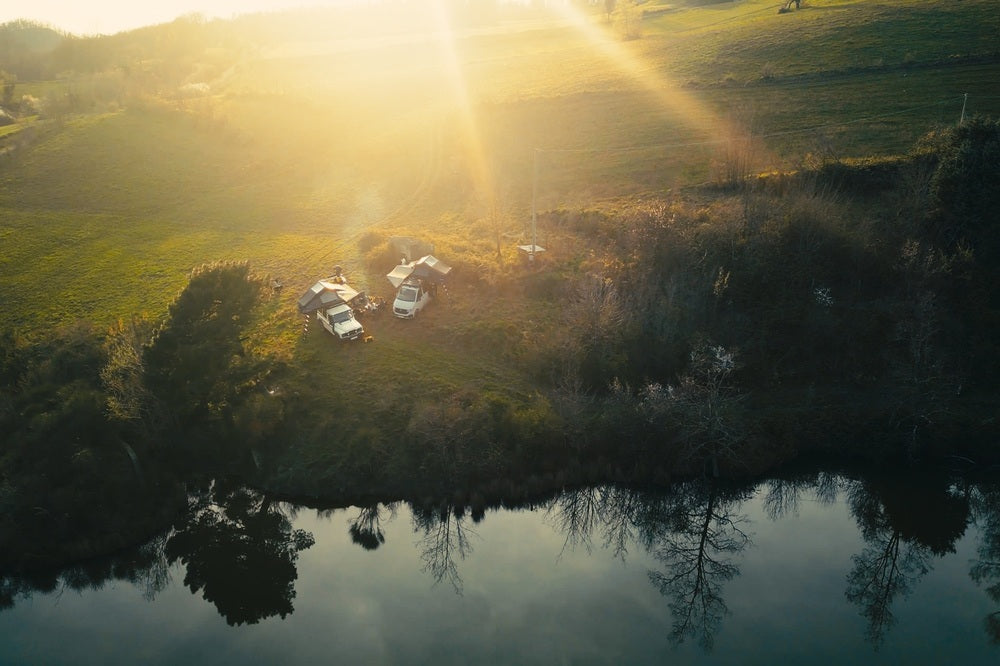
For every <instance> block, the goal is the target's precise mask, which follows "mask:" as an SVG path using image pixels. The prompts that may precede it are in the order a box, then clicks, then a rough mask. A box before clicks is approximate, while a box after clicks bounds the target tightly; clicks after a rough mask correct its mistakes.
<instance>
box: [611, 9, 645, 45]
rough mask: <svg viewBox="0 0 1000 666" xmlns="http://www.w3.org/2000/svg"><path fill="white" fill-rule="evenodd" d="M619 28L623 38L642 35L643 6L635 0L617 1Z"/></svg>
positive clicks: (630, 38)
mask: <svg viewBox="0 0 1000 666" xmlns="http://www.w3.org/2000/svg"><path fill="white" fill-rule="evenodd" d="M616 5H617V16H618V28H619V30H620V31H621V36H622V39H625V40H632V39H639V38H640V37H642V8H640V7H639V5H638V3H636V1H635V0H622V1H621V2H620V3H618V2H617V1H616Z"/></svg>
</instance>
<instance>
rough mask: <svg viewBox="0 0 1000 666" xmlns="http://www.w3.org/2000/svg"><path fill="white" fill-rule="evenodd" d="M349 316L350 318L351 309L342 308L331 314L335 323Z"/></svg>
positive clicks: (345, 319)
mask: <svg viewBox="0 0 1000 666" xmlns="http://www.w3.org/2000/svg"><path fill="white" fill-rule="evenodd" d="M350 318H351V311H350V310H344V311H343V312H338V313H336V314H334V315H333V322H334V323H335V324H342V323H344V322H345V321H347V320H348V319H350Z"/></svg>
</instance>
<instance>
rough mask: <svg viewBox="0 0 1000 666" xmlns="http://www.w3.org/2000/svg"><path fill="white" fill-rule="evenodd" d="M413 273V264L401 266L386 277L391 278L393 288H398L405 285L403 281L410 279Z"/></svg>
mask: <svg viewBox="0 0 1000 666" xmlns="http://www.w3.org/2000/svg"><path fill="white" fill-rule="evenodd" d="M412 272H413V266H412V265H411V264H400V265H399V266H396V267H395V268H393V269H392V271H390V272H389V273H387V274H386V277H387V278H389V282H390V283H391V284H392V286H393V288H396V287H399V285H401V284H403V280H405V279H406V278H408V277H410V273H412Z"/></svg>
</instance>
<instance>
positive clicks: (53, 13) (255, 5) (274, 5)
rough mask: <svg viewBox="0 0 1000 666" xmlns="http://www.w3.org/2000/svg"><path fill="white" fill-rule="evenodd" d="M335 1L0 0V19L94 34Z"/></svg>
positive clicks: (342, 0)
mask: <svg viewBox="0 0 1000 666" xmlns="http://www.w3.org/2000/svg"><path fill="white" fill-rule="evenodd" d="M347 1H349V0H347ZM338 4H345V0H169V1H166V2H165V1H163V0H152V2H149V1H147V0H90V1H89V2H81V0H27V1H26V2H6V1H5V0H4V1H0V23H6V22H7V21H12V20H14V19H20V18H24V19H31V20H34V21H40V22H42V23H46V24H48V25H51V26H52V27H54V28H58V29H60V30H66V31H69V32H72V33H74V34H78V35H95V34H112V33H115V32H120V31H122V30H129V29H131V28H138V27H141V26H145V25H152V24H154V23H166V22H168V21H173V20H174V19H175V18H177V17H178V16H181V15H183V14H190V13H192V12H199V13H202V14H204V15H205V16H208V17H222V18H230V17H232V16H234V15H238V14H250V13H253V12H260V11H273V10H280V9H288V8H291V7H301V6H307V7H316V6H320V5H338Z"/></svg>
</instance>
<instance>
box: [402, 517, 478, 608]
mask: <svg viewBox="0 0 1000 666" xmlns="http://www.w3.org/2000/svg"><path fill="white" fill-rule="evenodd" d="M466 520H467V518H466V514H465V509H464V507H460V506H459V507H454V508H450V507H444V508H442V509H439V510H435V509H433V508H427V507H425V508H422V509H418V508H416V507H414V508H413V531H414V532H416V533H418V534H419V533H420V532H423V535H422V536H421V538H420V541H419V542H418V543H417V546H418V547H419V548H420V561H421V562H423V563H424V566H423V569H422V571H424V572H426V573H429V574H430V575H431V578H433V579H434V584H435V585H437V584H438V583H440V582H441V581H442V580H447V581H448V582H449V583H451V586H452V588H454V590H455V593H456V594H459V595H461V594H462V589H463V582H462V577H461V575H459V573H458V560H464V559H465V558H466V557H468V556H469V555H471V554H472V544H471V543H469V537H472V536H476V533H475V531H473V530H472V528H470V527H469V526H468V525H467V524H466Z"/></svg>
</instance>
